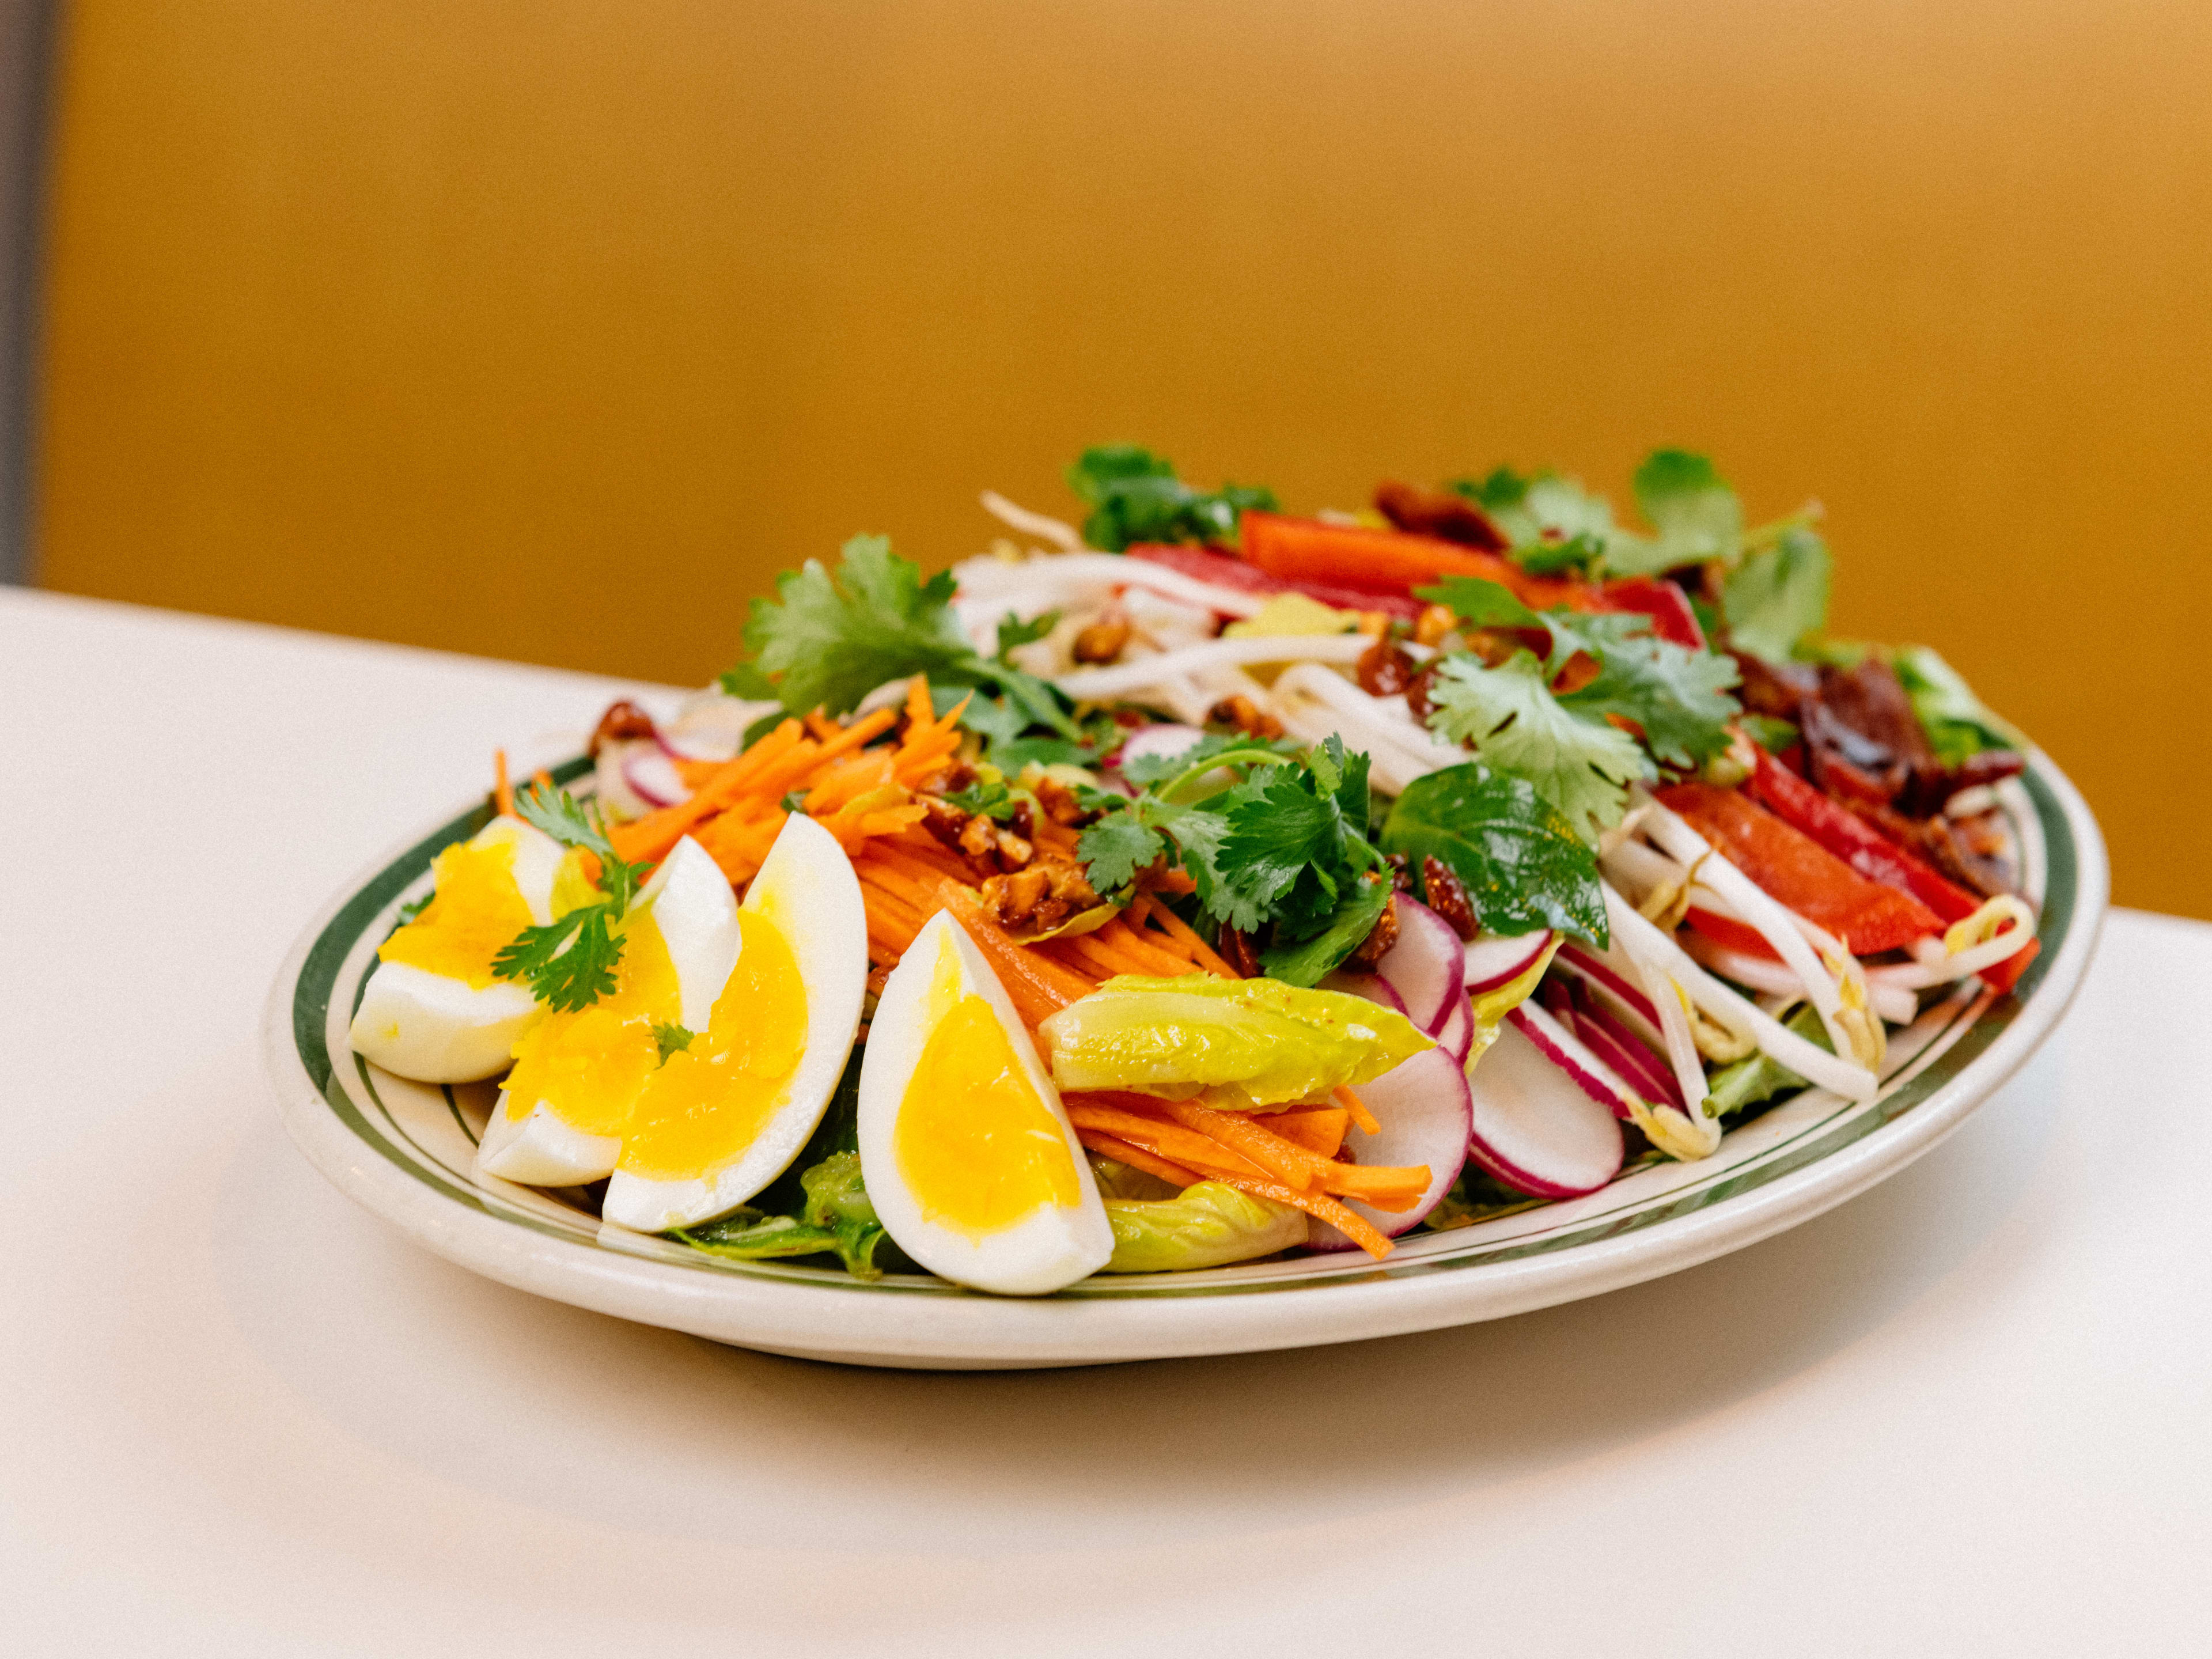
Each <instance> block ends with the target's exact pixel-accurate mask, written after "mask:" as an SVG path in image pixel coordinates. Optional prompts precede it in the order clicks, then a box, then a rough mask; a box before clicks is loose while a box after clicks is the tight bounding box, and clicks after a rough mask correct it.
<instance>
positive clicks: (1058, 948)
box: [1030, 933, 1127, 979]
mask: <svg viewBox="0 0 2212 1659" xmlns="http://www.w3.org/2000/svg"><path fill="white" fill-rule="evenodd" d="M1030 949H1031V950H1032V951H1036V952H1037V953H1038V954H1039V955H1040V956H1047V957H1051V958H1052V959H1053V960H1054V962H1058V963H1063V964H1064V965H1066V967H1069V968H1072V969H1074V970H1075V971H1076V972H1077V973H1079V974H1083V975H1087V976H1090V977H1092V978H1097V979H1111V978H1113V977H1114V975H1116V974H1120V973H1126V972H1127V969H1124V968H1123V967H1122V966H1121V964H1120V963H1117V962H1115V960H1114V957H1113V954H1112V953H1111V952H1110V951H1107V950H1105V949H1104V948H1103V947H1102V946H1101V945H1098V944H1097V942H1096V941H1095V940H1093V939H1091V936H1090V935H1089V934H1088V933H1063V934H1061V935H1060V938H1058V939H1050V940H1048V941H1047V942H1045V943H1044V944H1042V945H1031V946H1030Z"/></svg>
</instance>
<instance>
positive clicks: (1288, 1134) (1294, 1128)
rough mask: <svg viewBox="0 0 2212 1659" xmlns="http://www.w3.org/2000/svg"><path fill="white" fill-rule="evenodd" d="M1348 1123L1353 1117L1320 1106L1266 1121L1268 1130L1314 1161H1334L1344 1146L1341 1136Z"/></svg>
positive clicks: (1281, 1114) (1343, 1112)
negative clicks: (1300, 1149) (1301, 1148)
mask: <svg viewBox="0 0 2212 1659" xmlns="http://www.w3.org/2000/svg"><path fill="white" fill-rule="evenodd" d="M1351 1122H1352V1114H1351V1113H1349V1112H1347V1111H1346V1110H1345V1109H1344V1108H1342V1107H1341V1106H1320V1107H1316V1108H1315V1109H1313V1110H1311V1111H1308V1112H1276V1113H1274V1114H1273V1115H1271V1116H1269V1118H1268V1119H1267V1127H1268V1129H1269V1130H1270V1131H1272V1132H1273V1133H1276V1134H1279V1135H1280V1136H1282V1138H1283V1139H1285V1140H1289V1141H1295V1142H1296V1143H1297V1145H1299V1146H1303V1147H1304V1148H1305V1149H1306V1150H1307V1151H1308V1152H1311V1153H1313V1154H1314V1155H1315V1156H1316V1157H1317V1158H1334V1157H1335V1156H1336V1153H1337V1149H1338V1148H1339V1147H1340V1146H1343V1145H1344V1132H1345V1130H1346V1127H1349V1126H1350V1124H1351Z"/></svg>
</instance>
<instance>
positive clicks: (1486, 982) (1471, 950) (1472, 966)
mask: <svg viewBox="0 0 2212 1659" xmlns="http://www.w3.org/2000/svg"><path fill="white" fill-rule="evenodd" d="M1551 942H1552V933H1551V930H1550V929H1549V928H1540V929H1538V930H1537V931H1536V932H1535V933H1515V934H1511V935H1510V936H1501V935H1498V934H1495V933H1480V934H1478V935H1476V936H1475V938H1474V939H1472V940H1471V941H1469V942H1468V945H1467V947H1466V960H1467V965H1466V967H1465V969H1464V970H1463V971H1462V975H1461V977H1462V980H1463V981H1465V982H1466V985H1467V988H1468V990H1470V991H1473V992H1474V993H1476V994H1480V993H1482V992H1484V991H1494V990H1496V989H1497V988H1498V987H1499V986H1501V985H1504V984H1507V983H1509V982H1510V981H1513V980H1516V979H1518V978H1520V977H1521V975H1523V974H1525V973H1527V972H1528V970H1529V969H1531V968H1533V967H1534V966H1535V965H1536V958H1537V957H1541V956H1542V955H1543V954H1544V951H1545V950H1546V948H1547V946H1549V945H1550V944H1551Z"/></svg>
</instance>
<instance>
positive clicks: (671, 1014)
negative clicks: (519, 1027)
mask: <svg viewBox="0 0 2212 1659" xmlns="http://www.w3.org/2000/svg"><path fill="white" fill-rule="evenodd" d="M510 937H512V935H510ZM622 939H623V953H622V960H621V961H620V962H619V963H617V964H616V965H615V988H614V989H613V990H612V991H611V992H609V993H608V994H606V995H605V996H604V997H601V998H600V999H599V1000H598V1001H597V1002H595V1003H593V1004H592V1006H590V1007H588V1008H584V1009H580V1010H577V1011H576V1012H560V1013H551V1014H548V1015H547V1016H546V1017H545V1018H544V1019H542V1020H540V1021H538V1024H535V1025H533V1026H532V1027H531V1028H530V1030H527V1031H526V1032H524V1033H523V1034H522V1036H520V1037H519V1038H517V1039H516V1040H515V1044H514V1070H513V1073H512V1074H511V1075H510V1076H509V1077H508V1078H507V1115H508V1116H509V1117H511V1118H522V1117H526V1116H528V1115H529V1114H530V1112H531V1111H532V1109H534V1108H535V1107H536V1106H538V1104H539V1103H541V1102H542V1103H544V1105H545V1106H546V1107H547V1108H549V1109H550V1110H551V1112H552V1113H553V1115H554V1116H556V1117H557V1118H559V1119H560V1120H561V1121H562V1122H563V1123H566V1124H568V1126H569V1127H571V1128H574V1129H580V1130H581V1131H583V1132H584V1133H586V1134H595V1135H618V1134H621V1133H623V1129H624V1128H625V1127H626V1126H627V1125H628V1123H629V1116H630V1111H631V1109H632V1107H633V1106H635V1103H636V1101H637V1097H638V1091H640V1090H641V1089H643V1088H644V1087H645V1085H646V1081H647V1079H649V1078H651V1077H652V1076H653V1070H654V1068H655V1067H656V1066H659V1063H660V1040H659V1037H658V1036H655V1034H654V1032H653V1027H654V1026H656V1025H672V1024H675V1023H676V1018H677V1016H678V1014H679V1013H680V1012H682V1010H683V996H682V993H681V990H680V988H679V987H678V984H677V981H676V969H675V966H674V964H673V963H671V962H670V961H669V959H668V946H667V945H665V943H664V942H663V941H662V939H661V937H660V929H659V926H658V925H657V924H656V923H655V922H654V921H653V915H652V912H650V911H641V912H638V913H635V914H633V915H631V916H630V917H629V919H628V920H627V921H624V923H623V933H622Z"/></svg>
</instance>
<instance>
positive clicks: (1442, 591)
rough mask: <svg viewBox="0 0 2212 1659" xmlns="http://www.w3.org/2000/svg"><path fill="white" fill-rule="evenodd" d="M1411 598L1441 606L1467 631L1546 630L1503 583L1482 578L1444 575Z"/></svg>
mask: <svg viewBox="0 0 2212 1659" xmlns="http://www.w3.org/2000/svg"><path fill="white" fill-rule="evenodd" d="M1413 597H1414V598H1415V599H1426V600H1427V601H1428V602H1429V603H1430V604H1431V605H1443V606H1444V607H1445V608H1446V609H1448V610H1449V611H1452V612H1453V614H1455V616H1457V617H1459V619H1460V620H1461V621H1462V622H1463V623H1466V624H1467V625H1468V627H1470V628H1548V627H1550V625H1551V624H1550V623H1549V622H1548V621H1547V619H1546V618H1545V617H1543V616H1541V614H1539V613H1538V612H1536V611H1531V610H1530V609H1529V608H1528V606H1527V605H1523V604H1522V603H1521V601H1520V599H1517V598H1516V596H1515V594H1514V592H1513V590H1512V589H1511V588H1510V587H1508V586H1505V584H1504V583H1503V582H1494V581H1492V580H1489V579H1488V578H1486V577H1483V576H1447V577H1445V578H1444V579H1443V580H1442V581H1440V582H1438V583H1437V585H1436V586H1434V587H1422V588H1417V589H1415V590H1414V592H1413Z"/></svg>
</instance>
